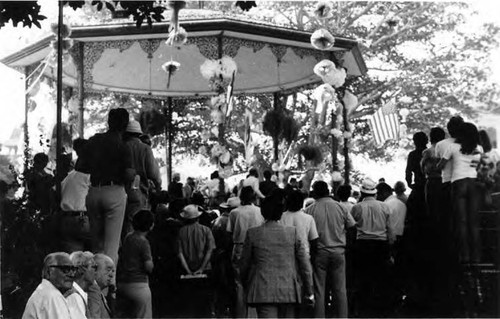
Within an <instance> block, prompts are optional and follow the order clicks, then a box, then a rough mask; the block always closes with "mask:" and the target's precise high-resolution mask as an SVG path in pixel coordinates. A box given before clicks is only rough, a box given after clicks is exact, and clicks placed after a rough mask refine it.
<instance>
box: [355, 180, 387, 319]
mask: <svg viewBox="0 0 500 319" xmlns="http://www.w3.org/2000/svg"><path fill="white" fill-rule="evenodd" d="M376 187H377V183H376V182H375V181H373V180H372V179H371V178H365V179H364V180H363V183H362V184H361V188H360V191H361V195H362V197H363V200H362V201H360V202H359V203H357V204H356V205H354V206H353V208H352V210H351V214H352V217H354V220H355V221H356V227H357V236H356V244H355V260H354V261H355V272H356V273H357V274H356V277H357V278H358V279H359V281H358V285H357V289H358V293H359V296H358V298H359V299H358V300H359V308H360V310H363V311H367V313H366V314H367V315H370V316H374V317H377V316H383V315H384V311H385V310H384V308H385V307H384V304H387V303H388V301H389V300H387V296H385V295H384V293H385V290H384V289H385V288H386V287H387V286H388V284H389V282H388V281H387V280H388V279H387V278H388V268H387V265H388V263H389V260H390V245H392V243H393V242H394V230H393V229H392V225H391V223H390V214H391V212H390V209H389V207H388V206H387V205H386V204H385V203H383V202H380V201H377V200H376V199H375V195H376V194H377V188H376ZM376 311H381V312H380V313H376ZM360 315H362V314H360Z"/></svg>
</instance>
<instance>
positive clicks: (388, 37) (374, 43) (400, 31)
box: [370, 19, 432, 48]
mask: <svg viewBox="0 0 500 319" xmlns="http://www.w3.org/2000/svg"><path fill="white" fill-rule="evenodd" d="M431 22H432V20H431V19H427V20H425V21H423V22H420V23H419V24H417V25H409V26H406V27H404V28H401V29H400V30H398V31H396V32H393V33H391V34H389V35H386V36H383V37H380V38H379V39H378V40H376V41H374V42H372V43H371V45H370V48H373V47H375V46H376V45H379V44H380V43H382V42H384V41H387V40H389V39H392V38H394V37H395V36H398V35H400V34H401V33H403V32H406V31H408V30H412V29H413V30H417V29H419V28H421V27H423V26H425V25H427V24H429V23H431Z"/></svg>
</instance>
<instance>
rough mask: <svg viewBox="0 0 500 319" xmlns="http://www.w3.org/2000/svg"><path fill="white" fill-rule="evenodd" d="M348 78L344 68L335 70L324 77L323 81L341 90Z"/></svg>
mask: <svg viewBox="0 0 500 319" xmlns="http://www.w3.org/2000/svg"><path fill="white" fill-rule="evenodd" d="M346 76H347V73H346V71H345V69H344V68H335V69H334V70H331V71H330V72H329V73H327V74H326V75H325V76H324V77H323V81H324V82H325V83H328V84H330V85H332V86H333V87H335V88H339V87H341V86H342V85H344V83H345V78H346Z"/></svg>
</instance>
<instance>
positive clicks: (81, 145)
mask: <svg viewBox="0 0 500 319" xmlns="http://www.w3.org/2000/svg"><path fill="white" fill-rule="evenodd" d="M87 142H88V140H86V139H84V138H77V139H75V140H73V149H74V150H75V152H76V155H78V156H79V157H80V156H81V154H82V152H83V150H84V149H85V145H87Z"/></svg>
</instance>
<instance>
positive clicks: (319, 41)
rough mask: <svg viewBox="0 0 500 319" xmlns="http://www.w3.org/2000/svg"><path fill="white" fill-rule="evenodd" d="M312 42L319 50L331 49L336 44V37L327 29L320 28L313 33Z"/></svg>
mask: <svg viewBox="0 0 500 319" xmlns="http://www.w3.org/2000/svg"><path fill="white" fill-rule="evenodd" d="M311 44H312V46H313V47H314V48H315V49H318V50H329V49H331V48H332V47H333V45H334V44H335V37H334V36H333V35H332V34H331V33H330V32H329V31H328V30H326V29H318V30H316V31H314V33H313V34H312V35H311Z"/></svg>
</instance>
